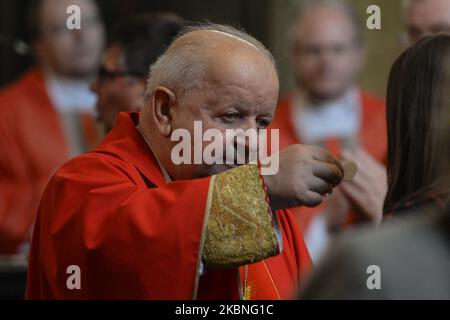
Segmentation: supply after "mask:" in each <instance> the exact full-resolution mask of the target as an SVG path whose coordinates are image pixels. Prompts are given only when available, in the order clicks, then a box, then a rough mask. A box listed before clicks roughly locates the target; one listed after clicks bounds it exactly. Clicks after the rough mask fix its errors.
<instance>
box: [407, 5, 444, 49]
mask: <svg viewBox="0 0 450 320" xmlns="http://www.w3.org/2000/svg"><path fill="white" fill-rule="evenodd" d="M405 9H406V24H407V29H408V36H409V44H413V43H415V42H416V41H417V40H419V39H420V38H422V37H424V36H427V35H431V34H435V33H439V32H446V33H450V1H449V0H407V1H405Z"/></svg>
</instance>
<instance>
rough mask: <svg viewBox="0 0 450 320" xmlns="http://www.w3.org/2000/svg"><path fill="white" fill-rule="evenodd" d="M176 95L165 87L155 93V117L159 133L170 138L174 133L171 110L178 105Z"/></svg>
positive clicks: (158, 88) (157, 89)
mask: <svg viewBox="0 0 450 320" xmlns="http://www.w3.org/2000/svg"><path fill="white" fill-rule="evenodd" d="M176 100H177V99H176V96H175V93H174V92H173V91H171V90H169V89H167V88H165V87H157V88H156V89H155V90H154V91H153V101H152V103H153V117H154V120H155V124H156V127H157V129H158V131H159V132H160V133H161V134H162V135H163V136H166V137H168V136H169V135H170V134H171V133H172V117H171V115H170V109H171V108H172V107H173V106H174V105H175V103H176Z"/></svg>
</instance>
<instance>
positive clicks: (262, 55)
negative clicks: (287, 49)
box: [145, 24, 276, 100]
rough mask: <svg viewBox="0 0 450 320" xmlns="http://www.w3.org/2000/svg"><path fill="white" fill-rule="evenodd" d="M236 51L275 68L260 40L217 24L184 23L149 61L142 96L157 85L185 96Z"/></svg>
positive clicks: (237, 53)
mask: <svg viewBox="0 0 450 320" xmlns="http://www.w3.org/2000/svg"><path fill="white" fill-rule="evenodd" d="M237 55H240V56H241V58H244V57H245V56H246V57H250V60H251V59H257V60H258V62H261V61H262V62H263V65H265V66H268V67H269V66H270V67H269V69H272V71H273V70H275V72H276V66H275V60H274V58H273V56H272V54H271V53H270V52H269V51H268V50H267V49H266V48H265V47H264V45H263V44H262V43H260V42H259V41H258V40H256V39H255V38H253V37H251V36H250V35H248V34H246V33H245V32H242V31H239V30H237V29H234V28H231V27H229V26H224V25H216V24H211V25H200V26H196V27H186V28H184V29H183V31H182V32H181V33H180V35H179V36H178V37H177V38H176V39H175V40H174V42H173V43H172V45H171V46H170V47H169V48H168V49H167V51H166V52H165V53H164V54H163V55H162V56H161V57H160V58H159V59H158V61H157V62H156V63H155V64H154V65H152V67H151V69H150V74H149V79H148V83H147V89H146V93H145V99H146V100H147V98H148V97H149V96H150V95H151V93H152V90H154V89H155V88H156V87H157V86H158V85H166V86H169V87H171V88H172V89H173V90H174V91H175V92H176V93H177V94H178V95H179V96H180V97H181V96H184V95H185V94H188V93H189V92H190V91H191V90H192V89H193V88H194V87H195V86H197V85H198V83H199V82H200V81H201V80H202V79H203V78H204V77H206V76H211V73H208V71H211V70H210V69H211V68H215V67H217V66H218V65H219V64H223V63H224V62H225V61H223V59H224V58H226V57H231V56H233V57H234V58H236V57H237ZM247 62H249V61H248V60H247ZM255 62H256V60H255ZM228 63H232V61H228ZM247 66H248V65H247Z"/></svg>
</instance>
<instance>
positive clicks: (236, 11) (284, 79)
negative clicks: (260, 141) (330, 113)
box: [0, 0, 403, 96]
mask: <svg viewBox="0 0 450 320" xmlns="http://www.w3.org/2000/svg"><path fill="white" fill-rule="evenodd" d="M31 1H32V0H1V1H0V39H1V40H0V43H1V45H0V85H3V84H5V83H8V82H10V81H11V80H13V79H15V78H16V77H17V76H18V75H20V74H21V73H22V72H23V71H24V70H26V69H27V67H28V66H29V65H30V64H31V59H30V58H29V57H23V56H20V55H17V54H16V53H14V50H13V46H14V43H15V42H16V44H15V45H16V46H19V50H20V44H17V40H18V39H22V40H24V41H25V42H26V40H27V37H26V29H27V27H26V23H25V21H26V17H27V12H28V10H27V7H28V5H29V3H30V2H31ZM295 2H296V1H295V0H245V1H243V0H227V1H221V0H189V1H186V0H151V1H148V0H97V3H98V4H99V6H100V9H101V13H102V16H103V19H104V21H105V24H106V27H107V31H108V30H110V27H111V26H112V25H113V24H114V23H115V22H116V21H117V20H120V19H121V18H123V17H125V16H129V15H131V14H133V13H137V12H147V11H148V12H154V11H172V12H175V13H178V14H179V15H180V16H182V17H183V18H185V19H187V20H189V21H205V20H208V21H211V22H216V23H227V24H231V25H233V26H240V27H242V28H243V29H245V30H246V31H248V32H249V33H250V34H252V35H253V36H255V37H256V38H258V39H259V40H261V41H262V42H263V43H264V44H265V45H267V46H268V47H269V48H270V49H271V50H272V52H273V53H274V55H275V57H276V58H277V61H278V64H279V68H280V74H281V91H282V93H283V92H285V91H287V90H289V89H290V88H291V87H292V79H291V77H290V75H289V74H288V71H289V63H288V59H287V52H286V51H287V40H286V33H287V27H288V24H289V20H290V17H291V12H292V8H293V5H294V4H295ZM349 2H350V3H351V4H352V5H353V6H354V7H355V8H356V10H357V12H358V13H359V14H360V16H361V19H362V20H363V22H364V23H365V20H366V19H367V17H368V15H367V14H366V9H367V7H368V6H369V5H372V4H376V5H379V6H380V8H381V11H382V29H381V30H368V29H367V28H365V30H364V36H365V39H364V40H365V42H366V45H367V52H368V63H367V65H366V67H365V70H364V72H363V73H362V75H361V85H362V86H364V87H365V88H367V89H369V90H371V91H373V92H375V93H377V94H378V95H380V96H384V94H385V88H386V82H387V75H388V72H389V68H390V65H391V63H392V61H393V59H394V58H395V57H396V55H397V54H398V52H399V50H400V45H399V41H398V40H399V35H400V33H401V32H402V31H403V29H402V25H403V22H402V1H391V0H389V1H386V0H350V1H349Z"/></svg>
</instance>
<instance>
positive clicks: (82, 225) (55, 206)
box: [26, 113, 310, 299]
mask: <svg viewBox="0 0 450 320" xmlns="http://www.w3.org/2000/svg"><path fill="white" fill-rule="evenodd" d="M138 117H139V114H137V113H130V114H125V113H122V114H120V116H119V120H118V122H117V124H116V126H115V128H114V129H113V130H112V131H111V132H110V134H109V135H108V136H107V137H106V138H105V140H104V141H103V142H102V143H101V144H100V146H99V147H98V148H97V149H96V150H94V151H92V152H89V153H86V154H83V155H81V156H79V157H77V158H75V159H73V160H71V161H69V162H67V163H66V164H64V165H63V166H62V167H61V168H60V169H59V170H58V171H57V172H56V173H55V175H54V176H53V177H52V179H51V180H50V183H49V184H48V186H47V188H46V190H45V193H44V195H43V198H42V200H41V204H40V208H39V213H38V217H37V220H36V225H35V229H34V234H33V242H32V248H31V256H30V264H29V274H28V285H27V294H26V296H27V298H28V299H192V298H193V299H239V298H241V297H242V292H243V291H245V288H243V281H242V280H244V279H240V276H239V275H240V274H239V268H237V267H234V268H228V269H220V271H211V270H209V269H208V268H207V267H206V269H205V272H203V274H200V272H199V269H200V268H199V266H200V262H201V261H202V248H203V246H204V239H205V230H206V228H205V224H206V220H205V216H206V215H205V211H206V212H207V211H208V203H209V200H208V199H209V195H210V194H211V192H210V190H211V185H212V183H213V182H212V181H213V180H214V177H207V178H202V179H195V180H183V181H174V182H169V183H167V182H166V181H165V179H164V176H163V173H162V172H161V169H160V167H159V166H158V163H157V160H156V159H155V157H154V156H153V154H152V152H151V151H150V149H149V147H148V145H147V144H146V142H145V141H144V140H143V138H142V136H141V135H140V133H139V132H138V131H137V130H136V125H137V123H138ZM244 167H245V166H244ZM239 168H240V167H239ZM239 168H238V169H239ZM233 170H236V169H233ZM229 171H232V170H229ZM227 172H228V171H227ZM219 176H220V175H219ZM241 185H242V184H241ZM219 191H220V190H219ZM213 201H214V200H213ZM276 216H277V217H278V220H279V221H278V222H279V226H280V229H281V233H282V250H281V253H280V254H278V255H276V256H274V257H271V258H268V259H264V260H262V261H259V262H256V263H253V264H250V265H249V268H248V275H247V277H246V278H245V279H246V283H247V284H251V290H250V291H251V293H253V295H252V294H251V295H250V297H249V298H250V299H256V298H267V299H278V298H282V299H288V298H291V297H292V295H293V294H294V293H295V289H296V285H297V283H298V282H299V280H300V279H301V277H302V274H303V272H304V271H306V269H307V268H308V267H309V264H310V260H309V255H308V252H307V250H306V248H305V245H304V243H303V239H302V237H301V236H300V234H299V232H298V231H297V230H296V226H295V222H294V220H293V219H292V217H291V215H290V213H289V212H287V211H280V212H276ZM210 220H211V219H210ZM208 230H209V229H208ZM272 233H273V231H272ZM205 246H206V245H205ZM73 265H75V266H78V267H79V271H80V272H79V274H80V288H79V289H77V288H74V289H73V288H72V287H70V286H69V288H68V285H67V284H68V283H67V282H68V281H69V280H68V279H69V277H70V276H71V273H70V270H72V269H68V268H69V267H70V266H73ZM241 269H243V268H241ZM68 270H69V273H68ZM70 288H72V289H70Z"/></svg>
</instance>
